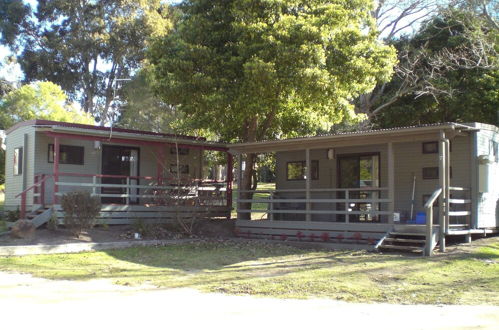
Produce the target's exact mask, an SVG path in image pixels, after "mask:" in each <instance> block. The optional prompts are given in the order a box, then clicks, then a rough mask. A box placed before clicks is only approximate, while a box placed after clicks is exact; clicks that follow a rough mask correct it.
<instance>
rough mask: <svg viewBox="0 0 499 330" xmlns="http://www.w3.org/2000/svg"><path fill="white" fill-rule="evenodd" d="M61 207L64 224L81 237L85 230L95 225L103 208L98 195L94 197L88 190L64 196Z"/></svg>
mask: <svg viewBox="0 0 499 330" xmlns="http://www.w3.org/2000/svg"><path fill="white" fill-rule="evenodd" d="M61 207H62V209H63V211H64V225H65V226H66V227H67V228H69V230H71V232H72V233H73V234H74V235H75V236H76V237H80V234H81V232H82V231H83V230H86V229H90V228H92V227H93V226H94V225H95V222H96V218H97V216H98V215H99V212H100V210H101V204H100V201H99V199H98V198H97V197H92V196H91V195H90V193H89V192H88V191H73V192H70V193H67V194H65V195H64V196H62V200H61Z"/></svg>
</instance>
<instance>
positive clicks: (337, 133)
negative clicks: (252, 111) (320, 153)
mask: <svg viewBox="0 0 499 330" xmlns="http://www.w3.org/2000/svg"><path fill="white" fill-rule="evenodd" d="M451 125H455V126H461V127H463V128H469V129H474V128H475V127H473V126H472V124H459V123H454V122H444V123H434V124H421V125H412V126H401V127H393V128H379V129H365V130H358V131H345V132H336V133H325V134H316V135H302V136H296V137H292V138H287V139H274V140H271V139H269V140H262V141H258V142H276V141H288V140H298V139H306V138H314V137H328V136H331V137H333V136H348V135H363V134H372V133H383V132H397V131H403V130H408V129H416V128H425V127H441V126H451Z"/></svg>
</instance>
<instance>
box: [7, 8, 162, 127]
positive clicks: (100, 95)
mask: <svg viewBox="0 0 499 330" xmlns="http://www.w3.org/2000/svg"><path fill="white" fill-rule="evenodd" d="M0 13H3V15H4V16H3V17H5V20H3V21H2V23H1V24H0V33H1V39H0V40H1V41H2V43H4V44H6V45H9V46H10V48H11V49H12V51H13V52H14V53H15V55H16V56H17V61H18V63H19V64H20V66H21V69H22V71H23V73H24V75H25V82H32V81H36V80H49V81H52V82H54V83H56V84H58V85H60V86H61V87H62V89H63V90H64V91H66V92H67V93H68V95H69V96H70V97H71V99H72V100H78V101H79V102H80V103H81V107H82V108H83V109H84V110H85V111H86V112H89V113H92V114H93V115H94V116H96V117H97V118H100V119H101V120H105V119H106V118H107V117H108V115H109V113H110V112H112V111H111V110H112V101H113V99H114V97H115V93H116V88H117V87H119V86H117V79H121V78H128V77H130V76H131V75H133V74H134V72H135V71H136V70H137V68H139V67H140V66H141V64H142V60H143V58H144V51H145V48H146V46H147V44H148V41H149V40H150V38H151V37H158V36H161V35H163V34H165V33H167V31H168V30H169V26H170V23H169V19H168V7H167V6H166V5H165V4H162V2H161V1H160V0H141V1H133V0H112V1H93V0H79V1H66V0H39V1H38V2H37V7H36V8H32V7H31V6H30V5H29V4H25V3H24V2H23V1H22V0H2V1H0Z"/></svg>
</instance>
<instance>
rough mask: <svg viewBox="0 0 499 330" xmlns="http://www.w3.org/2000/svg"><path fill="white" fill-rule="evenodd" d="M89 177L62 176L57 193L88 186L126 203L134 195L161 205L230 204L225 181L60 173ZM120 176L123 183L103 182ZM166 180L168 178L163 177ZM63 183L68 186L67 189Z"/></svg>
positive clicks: (61, 174)
mask: <svg viewBox="0 0 499 330" xmlns="http://www.w3.org/2000/svg"><path fill="white" fill-rule="evenodd" d="M64 176H67V177H86V178H89V180H91V182H74V181H73V182H71V181H68V180H67V179H66V180H60V181H58V182H56V183H55V185H56V186H57V187H60V188H61V189H60V191H57V192H56V193H55V196H62V195H64V193H65V192H67V191H72V190H81V189H87V190H89V191H90V193H91V194H92V196H97V197H100V198H122V199H124V203H125V204H129V203H133V202H131V199H136V200H138V199H140V203H141V204H144V203H149V204H158V205H170V204H172V205H179V204H185V205H192V206H195V205H211V206H227V205H229V204H228V198H227V196H228V193H227V192H228V189H227V184H226V182H225V181H212V180H209V181H208V180H199V179H195V180H188V181H186V180H182V181H179V182H169V183H166V184H161V183H158V181H157V178H156V177H148V176H123V175H105V174H77V173H59V177H64ZM105 178H111V179H121V180H123V181H124V183H102V179H105ZM163 181H166V180H163ZM62 187H66V188H69V189H64V190H66V191H62V190H63V189H62ZM102 188H115V189H116V192H103V191H102Z"/></svg>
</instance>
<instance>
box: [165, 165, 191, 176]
mask: <svg viewBox="0 0 499 330" xmlns="http://www.w3.org/2000/svg"><path fill="white" fill-rule="evenodd" d="M178 167H179V169H180V174H189V165H182V164H181V165H179V166H178ZM170 173H172V174H177V165H176V164H170Z"/></svg>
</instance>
